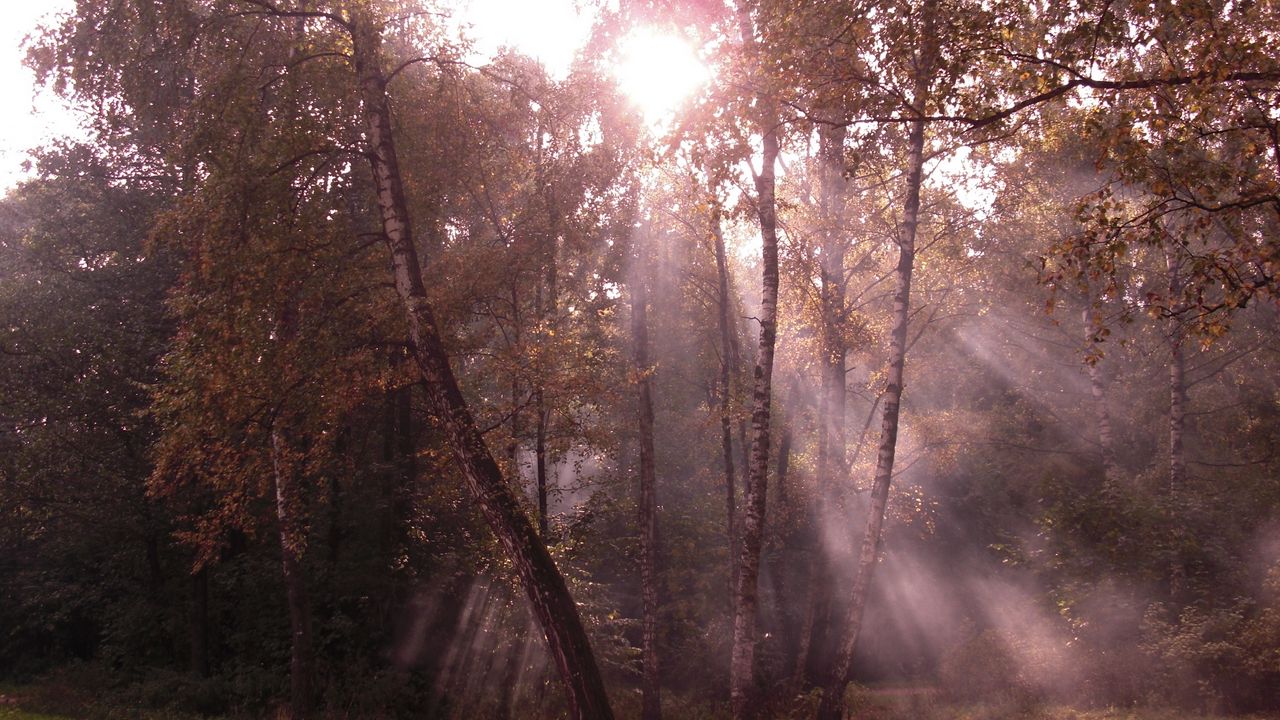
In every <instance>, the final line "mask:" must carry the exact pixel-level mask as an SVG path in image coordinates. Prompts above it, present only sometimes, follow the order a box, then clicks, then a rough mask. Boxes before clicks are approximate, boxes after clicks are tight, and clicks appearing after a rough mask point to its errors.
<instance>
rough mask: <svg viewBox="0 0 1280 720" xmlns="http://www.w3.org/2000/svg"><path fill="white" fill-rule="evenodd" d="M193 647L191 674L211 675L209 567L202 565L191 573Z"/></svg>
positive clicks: (191, 641) (189, 625)
mask: <svg viewBox="0 0 1280 720" xmlns="http://www.w3.org/2000/svg"><path fill="white" fill-rule="evenodd" d="M188 639H189V640H190V645H191V647H190V649H191V674H192V675H194V676H196V677H198V678H205V677H209V670H210V667H209V569H208V568H205V567H202V568H200V569H199V570H197V571H195V573H193V574H192V575H191V616H190V623H189V624H188Z"/></svg>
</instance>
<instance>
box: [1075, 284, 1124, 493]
mask: <svg viewBox="0 0 1280 720" xmlns="http://www.w3.org/2000/svg"><path fill="white" fill-rule="evenodd" d="M1087 282H1088V281H1087V280H1086V287H1085V303H1086V307H1085V309H1084V310H1083V311H1082V313H1081V318H1082V321H1083V329H1084V339H1085V344H1086V345H1092V344H1093V342H1094V321H1093V315H1092V308H1091V307H1089V305H1090V304H1091V303H1092V302H1093V290H1092V289H1091V288H1090V287H1088V285H1087ZM1101 362H1102V358H1100V357H1090V358H1089V362H1088V365H1087V368H1088V373H1089V392H1090V394H1091V395H1092V396H1093V408H1094V418H1095V421H1096V422H1097V424H1098V454H1099V458H1100V459H1101V460H1102V477H1103V479H1104V480H1105V481H1106V482H1107V483H1108V484H1113V483H1115V482H1116V479H1117V477H1118V475H1117V472H1116V453H1115V441H1114V439H1113V435H1112V432H1111V410H1110V408H1109V407H1108V405H1107V383H1106V378H1105V377H1104V376H1103V371H1102V366H1101Z"/></svg>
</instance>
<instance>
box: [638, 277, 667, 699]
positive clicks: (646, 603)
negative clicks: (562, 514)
mask: <svg viewBox="0 0 1280 720" xmlns="http://www.w3.org/2000/svg"><path fill="white" fill-rule="evenodd" d="M634 257H635V259H636V260H637V262H636V263H635V265H636V266H635V267H634V268H633V269H632V274H633V277H634V279H633V281H632V287H631V335H632V342H634V343H635V350H634V351H635V370H636V390H637V395H638V397H637V414H638V416H639V425H640V428H639V429H640V493H639V494H640V497H639V510H640V517H639V521H640V594H641V600H642V603H643V636H642V641H641V662H642V667H643V677H642V679H641V688H642V691H643V694H642V702H641V711H640V717H641V718H642V720H659V718H661V717H662V685H661V681H660V677H659V674H658V578H657V565H658V547H657V540H658V538H657V534H658V505H657V471H656V466H655V458H654V446H653V397H652V392H651V391H652V387H651V386H652V382H651V380H650V374H651V371H652V368H651V367H650V366H649V322H648V308H647V306H648V288H647V287H646V284H645V280H644V273H645V270H646V269H645V267H644V266H643V263H642V262H641V253H640V252H636V253H635V254H634Z"/></svg>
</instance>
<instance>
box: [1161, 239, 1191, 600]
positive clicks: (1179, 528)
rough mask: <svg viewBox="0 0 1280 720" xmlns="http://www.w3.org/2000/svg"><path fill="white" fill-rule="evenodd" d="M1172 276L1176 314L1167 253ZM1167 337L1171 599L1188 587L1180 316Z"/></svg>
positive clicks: (1174, 267)
mask: <svg viewBox="0 0 1280 720" xmlns="http://www.w3.org/2000/svg"><path fill="white" fill-rule="evenodd" d="M1165 260H1166V262H1167V264H1168V273H1169V304H1170V309H1171V310H1172V309H1173V308H1174V307H1176V305H1177V304H1178V301H1179V298H1181V296H1182V278H1181V276H1180V266H1179V262H1178V259H1177V258H1176V257H1175V255H1174V253H1173V251H1172V250H1166V255H1165ZM1167 322H1168V330H1167V334H1166V336H1165V339H1166V341H1167V342H1168V344H1169V513H1168V515H1169V521H1170V522H1169V527H1170V530H1171V531H1172V537H1171V538H1170V541H1171V544H1172V547H1171V548H1170V557H1169V596H1170V597H1171V598H1173V599H1174V600H1175V601H1177V600H1178V599H1180V598H1181V596H1182V594H1183V589H1184V586H1185V584H1186V567H1185V566H1184V565H1183V562H1182V545H1183V542H1184V537H1185V533H1184V531H1183V522H1184V518H1183V517H1182V510H1183V508H1182V502H1183V493H1184V491H1185V489H1186V485H1187V457H1186V451H1185V450H1184V449H1183V440H1184V437H1185V430H1186V417H1187V360H1186V353H1185V352H1184V350H1183V347H1182V342H1183V332H1182V327H1181V324H1180V323H1179V322H1178V319H1177V317H1176V316H1174V317H1171V318H1169V320H1168V321H1167Z"/></svg>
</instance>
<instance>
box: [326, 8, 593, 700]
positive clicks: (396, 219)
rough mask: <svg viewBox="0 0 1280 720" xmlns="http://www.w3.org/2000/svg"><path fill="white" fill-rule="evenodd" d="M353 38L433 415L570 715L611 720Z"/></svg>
mask: <svg viewBox="0 0 1280 720" xmlns="http://www.w3.org/2000/svg"><path fill="white" fill-rule="evenodd" d="M349 28H350V30H351V39H352V55H353V59H354V65H355V72H356V79H357V82H358V83H359V91H360V96H361V97H360V99H361V102H362V105H363V111H364V117H365V121H366V125H367V131H368V143H369V147H368V151H367V156H368V158H369V161H370V165H371V169H372V172H373V178H374V184H375V188H376V191H377V200H378V209H379V213H380V215H381V218H382V227H383V235H384V239H385V241H386V244H387V248H388V250H389V251H390V253H391V264H392V268H393V272H394V276H395V286H396V292H397V294H398V295H399V297H400V300H401V302H402V303H403V306H404V312H405V318H406V320H407V322H408V325H409V334H410V339H411V340H412V341H413V355H414V360H415V361H416V362H417V363H418V365H419V367H420V368H421V370H422V376H423V379H424V381H425V384H426V391H427V392H426V395H427V403H428V407H429V408H430V409H431V411H432V412H433V414H434V416H435V417H436V418H438V421H439V422H440V424H441V426H442V428H441V429H442V430H443V432H444V435H445V439H446V442H447V444H448V446H449V448H450V450H451V452H452V454H453V457H454V460H455V461H456V462H457V463H458V465H459V466H460V468H461V470H462V474H463V476H464V478H465V479H466V483H467V486H468V489H469V490H470V492H471V495H472V496H473V497H474V499H475V500H476V503H477V504H478V505H479V507H480V510H481V513H482V514H483V515H484V517H485V520H486V521H487V523H488V524H489V526H490V528H491V529H492V530H493V532H494V534H495V535H496V536H497V538H498V541H499V543H500V544H501V545H502V548H503V550H504V552H505V553H506V555H507V556H508V558H509V559H510V561H511V563H512V566H513V567H514V569H515V571H516V574H517V575H518V576H519V578H520V581H521V584H522V585H523V586H524V590H525V593H526V594H527V595H528V597H529V601H530V604H531V605H532V607H533V611H534V614H535V615H536V616H537V618H538V621H539V623H540V624H541V626H542V630H543V633H544V634H545V635H546V638H547V645H548V650H549V652H550V655H551V657H552V659H553V661H554V663H555V665H556V669H557V671H558V673H559V675H560V679H561V682H562V683H563V684H564V687H565V690H566V695H567V700H568V704H569V712H570V715H571V716H572V717H574V718H591V719H593V720H595V719H601V720H606V719H608V718H612V717H613V712H612V710H610V707H609V698H608V696H607V695H606V693H605V688H604V682H603V680H602V678H601V677H600V671H599V668H598V667H597V665H596V660H595V656H594V654H593V653H592V650H591V645H590V643H589V641H588V639H587V634H586V630H585V628H584V627H583V625H582V620H581V618H580V617H579V615H578V608H577V606H576V605H575V604H574V602H573V598H572V597H571V596H570V594H569V589H568V587H567V585H566V584H565V581H564V577H563V576H562V575H561V574H560V571H559V569H558V568H557V567H556V565H555V562H554V561H553V560H552V559H551V556H550V554H549V553H548V552H547V548H546V546H545V545H544V544H543V542H542V539H541V538H540V537H539V536H538V534H537V532H535V530H534V528H533V525H532V524H531V523H530V522H529V518H528V517H527V516H526V515H525V514H524V511H523V510H522V509H521V508H520V501H519V499H518V497H517V495H516V493H515V492H514V491H513V490H512V488H511V487H510V485H509V484H508V483H507V480H506V478H504V477H503V475H502V472H501V470H500V469H499V468H498V464H497V462H496V461H495V460H494V458H493V455H492V454H491V453H490V451H489V447H488V446H487V445H486V444H485V440H484V437H483V436H482V435H481V433H480V429H479V428H478V427H477V426H476V421H475V417H474V416H473V415H472V413H471V411H470V408H469V407H468V406H467V403H466V400H465V399H464V398H463V396H462V391H461V389H460V388H459V387H458V382H457V379H456V377H455V376H454V374H453V369H452V367H450V364H449V357H448V354H447V353H446V352H445V348H444V344H443V341H442V339H441V337H440V331H439V328H438V326H437V324H436V318H435V311H434V309H433V308H432V306H431V303H430V302H429V300H428V299H427V294H426V288H425V285H424V283H423V278H422V269H421V266H420V265H419V264H418V256H417V249H416V247H415V244H414V239H413V230H412V226H411V222H410V216H409V211H408V206H407V204H406V202H405V195H404V185H403V181H402V179H401V175H400V169H399V160H398V158H397V155H396V149H395V143H394V139H393V137H392V133H391V108H390V104H389V102H388V99H387V93H386V75H385V70H384V69H383V66H382V58H381V49H380V41H381V38H380V30H379V28H378V27H376V26H375V25H374V24H373V23H372V22H371V18H370V17H369V16H368V15H367V14H366V13H365V12H364V11H363V8H362V7H361V6H360V5H358V4H357V5H354V6H353V13H352V17H351V19H350V21H349Z"/></svg>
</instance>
